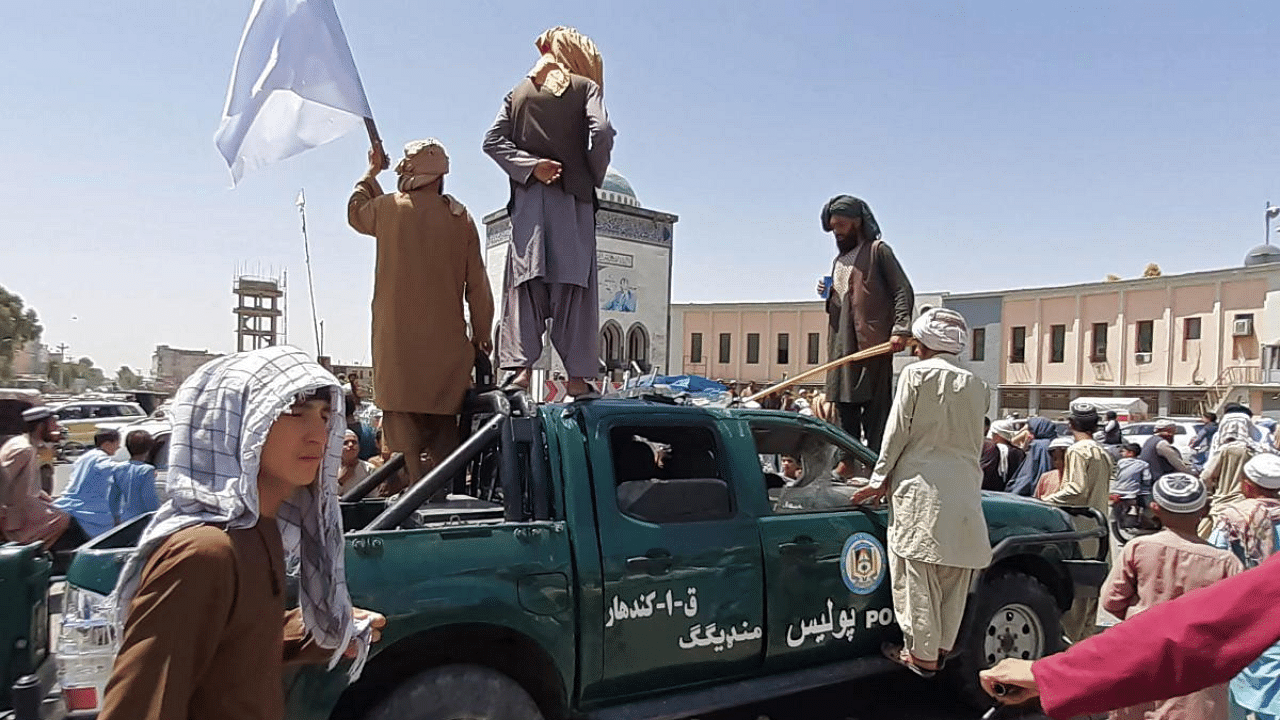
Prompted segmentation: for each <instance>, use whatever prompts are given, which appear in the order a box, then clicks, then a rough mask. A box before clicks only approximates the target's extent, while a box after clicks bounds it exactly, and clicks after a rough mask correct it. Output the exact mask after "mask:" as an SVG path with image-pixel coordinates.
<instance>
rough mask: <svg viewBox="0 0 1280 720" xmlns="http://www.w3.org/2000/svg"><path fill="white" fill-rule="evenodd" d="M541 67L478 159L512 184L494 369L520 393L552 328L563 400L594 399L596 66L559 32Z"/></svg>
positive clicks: (603, 115)
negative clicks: (488, 161)
mask: <svg viewBox="0 0 1280 720" xmlns="http://www.w3.org/2000/svg"><path fill="white" fill-rule="evenodd" d="M536 44H537V47H538V50H539V52H541V53H542V57H541V58H540V59H539V60H538V62H537V63H536V64H535V65H534V66H533V69H531V70H530V71H529V73H528V74H527V75H526V76H525V78H524V79H522V80H521V81H520V83H519V84H518V85H516V87H515V89H514V90H512V91H511V93H510V94H509V95H507V98H506V100H505V102H503V105H502V110H501V111H499V113H498V117H497V119H496V120H495V121H494V123H493V127H492V128H490V129H489V132H488V133H487V134H486V135H485V138H484V151H485V152H486V153H488V155H489V156H490V157H492V158H493V159H494V161H495V162H497V163H498V165H499V166H500V167H501V168H502V169H503V170H504V171H505V172H506V173H507V175H508V176H510V179H511V200H510V202H508V204H507V210H508V212H509V213H510V214H511V250H510V252H509V254H508V255H507V265H506V270H505V273H504V275H503V282H502V292H503V301H502V324H501V327H500V329H499V332H498V363H499V366H500V367H502V368H503V369H504V370H510V371H512V372H513V373H514V375H513V376H512V377H511V378H510V379H509V380H508V381H507V382H506V383H504V385H505V386H507V387H515V388H528V387H529V381H530V376H531V373H532V369H533V365H534V363H535V362H537V361H538V359H539V358H540V357H541V355H542V337H543V334H544V333H545V332H546V331H547V322H548V321H550V323H551V343H552V345H554V346H555V349H556V351H557V352H558V353H559V355H560V358H561V360H563V361H564V367H565V371H566V373H567V374H568V375H569V378H570V379H569V388H568V391H569V394H570V395H572V396H574V397H575V398H583V397H592V396H594V395H595V394H596V391H595V389H594V388H593V387H592V386H591V381H592V380H594V379H595V378H596V376H597V375H598V374H599V364H600V351H599V348H600V299H599V291H598V290H597V287H596V220H595V210H596V194H595V191H596V188H598V187H600V185H601V184H602V183H603V182H604V177H605V173H606V172H607V171H608V169H609V156H610V154H611V152H612V150H613V136H614V131H613V127H612V126H611V125H610V124H609V115H608V113H607V112H606V111H605V107H604V94H603V93H604V91H603V89H602V88H603V85H604V65H603V62H602V61H601V59H600V53H599V52H598V51H597V50H596V47H595V44H594V43H592V42H591V39H590V38H588V37H586V36H585V35H582V34H580V33H578V32H577V31H576V30H574V29H572V28H565V27H557V28H553V29H551V30H548V31H547V32H545V33H543V34H542V35H541V36H540V37H539V38H538V40H537V43H536Z"/></svg>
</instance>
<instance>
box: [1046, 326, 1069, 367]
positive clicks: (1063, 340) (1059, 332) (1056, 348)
mask: <svg viewBox="0 0 1280 720" xmlns="http://www.w3.org/2000/svg"><path fill="white" fill-rule="evenodd" d="M1066 356H1067V326H1066V325H1050V326H1049V362H1051V363H1060V362H1063V361H1064V360H1065V359H1066Z"/></svg>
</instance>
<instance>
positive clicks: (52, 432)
mask: <svg viewBox="0 0 1280 720" xmlns="http://www.w3.org/2000/svg"><path fill="white" fill-rule="evenodd" d="M22 421H23V422H24V423H26V430H27V432H26V433H25V434H23V435H15V436H14V437H11V438H9V440H8V441H7V442H5V444H4V447H0V531H3V532H0V536H2V537H3V539H5V540H8V541H10V542H17V543H33V542H42V543H44V547H45V549H47V550H50V551H54V552H56V551H59V550H70V549H72V548H75V547H79V546H80V544H81V543H83V542H84V541H86V540H88V539H89V536H88V535H85V533H84V530H82V529H80V526H79V525H76V524H75V523H74V522H72V520H71V516H70V515H67V514H66V513H64V512H62V511H61V510H59V509H57V508H55V507H54V506H53V499H52V498H50V497H49V495H48V494H47V493H45V492H44V490H42V489H41V487H40V460H39V458H38V457H37V455H38V452H39V451H38V448H39V447H40V446H41V445H44V444H46V443H53V442H56V441H57V439H58V421H57V419H56V418H54V416H53V410H51V409H50V408H48V407H45V406H43V405H38V406H36V407H33V408H28V409H27V410H24V411H23V413H22ZM65 571H66V569H65V568H62V572H65Z"/></svg>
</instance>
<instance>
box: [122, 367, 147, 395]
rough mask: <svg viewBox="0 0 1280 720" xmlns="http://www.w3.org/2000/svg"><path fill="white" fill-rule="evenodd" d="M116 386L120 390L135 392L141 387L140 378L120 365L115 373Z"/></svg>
mask: <svg viewBox="0 0 1280 720" xmlns="http://www.w3.org/2000/svg"><path fill="white" fill-rule="evenodd" d="M116 385H118V386H120V389H121V390H137V389H138V387H139V386H141V385H142V378H140V377H138V373H136V372H134V371H133V370H132V369H130V368H129V366H128V365H121V366H120V369H119V370H117V371H116Z"/></svg>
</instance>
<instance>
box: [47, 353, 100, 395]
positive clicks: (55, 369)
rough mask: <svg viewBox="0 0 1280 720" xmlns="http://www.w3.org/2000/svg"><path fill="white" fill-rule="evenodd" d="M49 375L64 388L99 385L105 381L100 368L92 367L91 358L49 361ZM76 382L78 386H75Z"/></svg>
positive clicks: (72, 388)
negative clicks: (60, 361)
mask: <svg viewBox="0 0 1280 720" xmlns="http://www.w3.org/2000/svg"><path fill="white" fill-rule="evenodd" d="M49 376H50V377H51V378H56V379H57V385H58V387H59V388H62V389H64V390H79V389H83V388H95V387H100V386H102V385H103V384H105V383H106V375H105V374H104V373H103V372H102V368H98V367H94V365H93V360H90V359H89V358H87V357H82V358H80V359H79V360H76V361H75V362H62V363H50V368H49ZM77 383H79V384H80V387H76V385H77Z"/></svg>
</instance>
